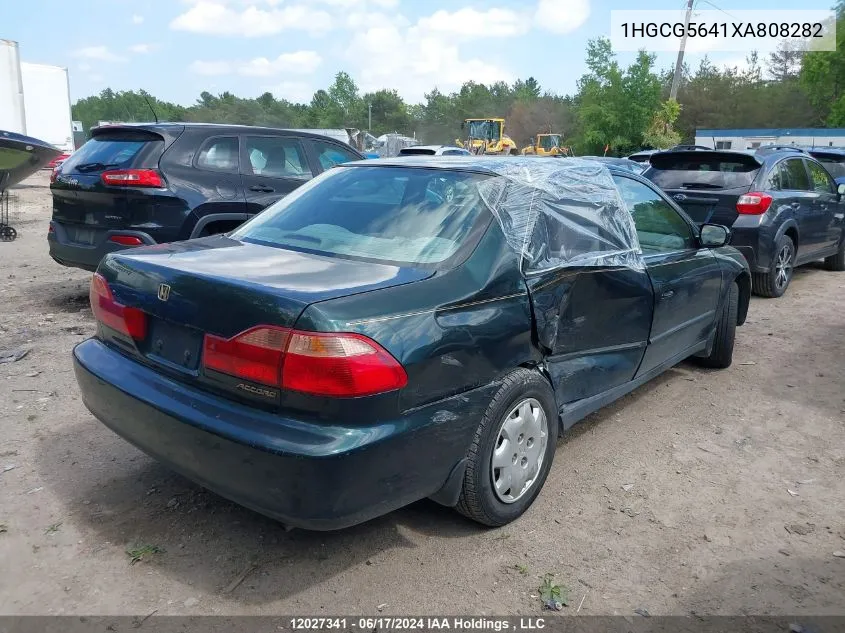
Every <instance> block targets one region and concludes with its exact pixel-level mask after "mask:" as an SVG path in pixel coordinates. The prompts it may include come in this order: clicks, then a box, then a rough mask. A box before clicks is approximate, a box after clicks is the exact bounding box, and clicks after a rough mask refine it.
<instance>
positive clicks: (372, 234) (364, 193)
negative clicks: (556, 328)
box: [232, 167, 492, 267]
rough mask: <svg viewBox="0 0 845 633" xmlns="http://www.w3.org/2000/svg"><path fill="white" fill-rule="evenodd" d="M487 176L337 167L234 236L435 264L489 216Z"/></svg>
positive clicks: (470, 238) (469, 239) (464, 243)
mask: <svg viewBox="0 0 845 633" xmlns="http://www.w3.org/2000/svg"><path fill="white" fill-rule="evenodd" d="M486 177H487V176H481V175H478V174H468V173H463V172H453V171H447V170H442V169H420V168H402V167H336V168H334V169H331V170H329V171H327V172H325V173H324V174H323V175H322V176H319V177H318V178H315V179H314V180H312V181H310V182H309V183H307V184H305V185H304V186H302V187H300V188H299V189H297V190H296V191H294V192H293V193H292V194H290V195H289V196H287V197H286V198H284V199H282V200H280V201H279V202H277V203H276V204H274V205H272V206H270V207H268V208H267V209H266V210H265V211H264V212H262V213H261V214H259V215H258V216H256V217H255V218H254V219H253V220H251V221H249V222H247V223H246V224H244V225H243V226H241V227H240V228H238V229H237V230H236V231H235V232H234V233H233V234H232V237H234V238H235V239H243V240H245V241H254V242H258V243H261V244H267V245H270V246H278V247H282V248H287V249H291V250H299V251H307V252H313V253H317V254H326V255H333V256H340V257H349V258H352V259H363V260H371V261H377V262H384V263H391V264H395V265H415V266H425V267H437V266H438V265H440V264H443V263H444V262H446V261H447V260H449V259H450V258H452V257H453V256H457V255H458V254H459V251H461V250H462V248H463V247H466V248H471V247H472V245H473V243H474V242H475V241H476V240H477V237H478V235H479V231H477V230H474V229H477V228H483V227H484V226H486V223H487V222H489V220H490V219H491V218H492V215H491V214H490V212H489V211H488V210H487V208H486V207H485V205H484V203H483V202H482V201H481V198H480V197H479V194H478V187H477V184H478V182H480V181H481V180H482V179H484V178H486Z"/></svg>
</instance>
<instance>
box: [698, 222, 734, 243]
mask: <svg viewBox="0 0 845 633" xmlns="http://www.w3.org/2000/svg"><path fill="white" fill-rule="evenodd" d="M730 238H731V232H730V231H729V230H728V229H727V227H724V226H722V225H721V224H703V225H702V226H701V233H700V234H699V237H698V241H699V243H700V244H701V246H702V247H705V248H719V247H720V246H725V244H727V243H728V240H730Z"/></svg>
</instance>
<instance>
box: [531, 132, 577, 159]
mask: <svg viewBox="0 0 845 633" xmlns="http://www.w3.org/2000/svg"><path fill="white" fill-rule="evenodd" d="M562 142H563V134H538V135H537V136H536V137H534V138H533V139H531V145H528V146H527V147H523V148H522V155H523V156H529V155H535V156H567V155H568V154H569V152H568V150H567V149H566V148H565V147H564V146H563V145H562V144H561V143H562Z"/></svg>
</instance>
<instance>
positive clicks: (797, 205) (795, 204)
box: [789, 202, 801, 211]
mask: <svg viewBox="0 0 845 633" xmlns="http://www.w3.org/2000/svg"><path fill="white" fill-rule="evenodd" d="M789 206H790V207H792V208H793V209H795V210H796V211H797V210H798V209H800V208H801V203H800V202H793V203H792V204H790V205H789Z"/></svg>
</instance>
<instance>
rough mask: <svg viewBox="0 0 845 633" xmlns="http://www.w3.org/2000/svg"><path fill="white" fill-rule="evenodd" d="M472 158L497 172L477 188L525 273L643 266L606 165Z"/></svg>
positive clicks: (634, 233) (567, 160)
mask: <svg viewBox="0 0 845 633" xmlns="http://www.w3.org/2000/svg"><path fill="white" fill-rule="evenodd" d="M440 162H441V163H442V162H446V161H445V160H442V161H440ZM478 164H479V166H482V165H483V166H484V167H485V168H487V169H489V170H491V171H493V172H494V173H495V174H496V175H495V176H493V177H492V178H488V179H486V180H484V181H482V182H480V183H479V184H478V190H479V193H480V195H481V198H482V200H484V202H485V204H486V205H487V206H488V207H489V208H490V210H491V211H492V212H493V214H494V215H495V216H496V219H497V220H498V221H499V224H500V225H501V227H502V230H503V231H504V234H505V236H506V239H507V241H508V244H509V245H510V246H511V247H512V248H513V249H514V250H515V251H516V252H517V253H518V254H519V255H520V257H521V259H522V263H523V265H522V269H523V270H524V271H525V272H536V271H543V270H550V269H555V268H563V267H577V266H599V267H608V266H613V267H618V266H621V267H626V268H633V269H637V270H642V269H644V268H645V265H644V263H643V258H642V251H641V249H640V244H639V241H638V239H637V231H636V228H635V226H634V220H633V218H632V216H631V213H630V212H629V210H628V208H627V206H626V204H625V202H624V201H623V200H622V198H621V196H620V195H619V190H618V189H617V188H616V185H615V184H614V182H613V178H612V176H611V175H610V172H609V171H608V169H607V167H605V166H604V165H602V164H600V163H597V162H593V161H588V160H580V159H577V158H504V157H503V158H486V159H480V160H479V162H478ZM456 166H457V162H456ZM462 166H463V167H464V168H466V167H467V164H466V163H463V165H462Z"/></svg>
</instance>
